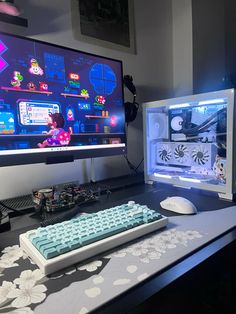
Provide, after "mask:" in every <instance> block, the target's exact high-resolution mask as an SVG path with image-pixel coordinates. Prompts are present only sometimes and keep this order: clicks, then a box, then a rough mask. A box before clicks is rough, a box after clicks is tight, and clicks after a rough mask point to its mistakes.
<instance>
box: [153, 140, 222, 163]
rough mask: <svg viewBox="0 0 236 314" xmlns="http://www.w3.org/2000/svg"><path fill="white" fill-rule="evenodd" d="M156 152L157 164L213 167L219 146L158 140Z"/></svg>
mask: <svg viewBox="0 0 236 314" xmlns="http://www.w3.org/2000/svg"><path fill="white" fill-rule="evenodd" d="M156 152H157V154H156V163H157V164H168V165H176V166H180V165H181V166H188V167H191V166H199V167H201V166H202V167H204V168H207V169H211V168H212V166H213V163H214V161H215V156H216V152H217V148H216V146H215V144H213V143H186V142H178V143H174V142H158V143H157V147H156Z"/></svg>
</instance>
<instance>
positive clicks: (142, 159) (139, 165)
mask: <svg viewBox="0 0 236 314" xmlns="http://www.w3.org/2000/svg"><path fill="white" fill-rule="evenodd" d="M143 161H144V158H143V159H142V160H141V161H140V163H139V164H138V166H137V167H136V168H135V169H136V170H138V168H139V167H140V166H141V164H142V162H143Z"/></svg>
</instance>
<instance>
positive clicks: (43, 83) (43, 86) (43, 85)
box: [39, 82, 48, 91]
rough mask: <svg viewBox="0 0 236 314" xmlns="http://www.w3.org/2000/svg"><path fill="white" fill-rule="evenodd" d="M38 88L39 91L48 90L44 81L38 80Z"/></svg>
mask: <svg viewBox="0 0 236 314" xmlns="http://www.w3.org/2000/svg"><path fill="white" fill-rule="evenodd" d="M39 89H40V90H41V91H47V90H48V84H47V83H45V82H39Z"/></svg>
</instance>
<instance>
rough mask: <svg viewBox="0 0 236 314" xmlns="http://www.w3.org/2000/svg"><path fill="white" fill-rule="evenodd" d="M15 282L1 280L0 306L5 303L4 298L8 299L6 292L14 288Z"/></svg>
mask: <svg viewBox="0 0 236 314" xmlns="http://www.w3.org/2000/svg"><path fill="white" fill-rule="evenodd" d="M15 287H16V286H15V284H14V283H12V282H10V281H3V283H2V286H1V287H0V306H2V305H3V303H5V301H6V300H8V297H7V295H8V293H9V292H10V291H11V290H12V289H15Z"/></svg>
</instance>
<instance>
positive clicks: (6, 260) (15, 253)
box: [0, 245, 26, 273]
mask: <svg viewBox="0 0 236 314" xmlns="http://www.w3.org/2000/svg"><path fill="white" fill-rule="evenodd" d="M2 253H3V254H2V256H1V258H0V273H1V272H2V271H3V270H4V269H5V268H11V267H16V266H19V265H18V264H17V263H15V262H16V261H17V260H19V259H20V258H21V257H23V258H25V257H26V255H25V254H24V252H23V250H22V249H21V248H20V247H19V245H13V246H8V247H6V248H5V249H4V250H3V251H2Z"/></svg>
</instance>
